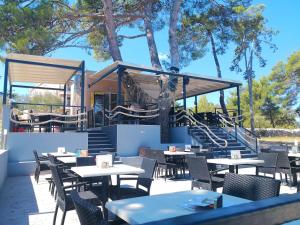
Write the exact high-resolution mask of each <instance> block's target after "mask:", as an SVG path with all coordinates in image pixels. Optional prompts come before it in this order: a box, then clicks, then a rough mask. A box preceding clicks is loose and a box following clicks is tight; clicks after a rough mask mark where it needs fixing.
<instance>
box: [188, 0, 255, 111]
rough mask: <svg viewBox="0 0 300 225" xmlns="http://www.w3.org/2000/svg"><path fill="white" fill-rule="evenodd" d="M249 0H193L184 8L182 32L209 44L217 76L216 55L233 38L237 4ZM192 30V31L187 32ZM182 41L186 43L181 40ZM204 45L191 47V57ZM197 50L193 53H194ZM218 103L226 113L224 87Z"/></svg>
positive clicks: (189, 40) (238, 5) (247, 2)
mask: <svg viewBox="0 0 300 225" xmlns="http://www.w3.org/2000/svg"><path fill="white" fill-rule="evenodd" d="M249 2H250V1H243V0H237V1H230V0H229V1H222V2H221V3H219V2H218V1H210V0H203V1H192V3H191V4H189V5H187V7H186V8H185V13H184V16H183V27H184V28H183V29H184V30H185V32H184V33H183V35H185V36H187V37H188V38H186V39H187V40H186V41H187V42H194V41H195V39H196V40H201V41H200V43H201V44H202V45H207V44H209V45H210V46H209V47H208V48H210V51H211V53H212V56H213V59H214V62H215V66H216V70H217V76H218V77H219V78H222V71H221V66H220V61H219V55H223V54H224V53H225V52H226V50H227V46H228V44H229V43H230V42H231V41H232V40H233V35H234V33H233V31H232V23H233V21H234V19H235V17H236V16H237V12H236V11H235V10H234V8H236V7H240V6H241V7H246V6H248V5H249ZM186 31H191V32H186ZM184 45H185V44H184ZM202 51H203V47H201V45H200V48H198V49H194V50H192V51H190V53H191V54H194V56H193V58H194V57H195V56H196V57H201V56H202ZM195 53H196V54H195ZM219 101H220V105H221V107H222V110H223V113H224V114H228V112H227V109H226V104H225V100H224V91H222V90H221V91H220V99H219Z"/></svg>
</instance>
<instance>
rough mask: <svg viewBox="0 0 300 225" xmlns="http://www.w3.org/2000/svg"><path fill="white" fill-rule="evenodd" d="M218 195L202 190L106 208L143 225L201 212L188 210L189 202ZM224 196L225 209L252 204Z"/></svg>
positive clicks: (116, 203) (109, 204)
mask: <svg viewBox="0 0 300 225" xmlns="http://www.w3.org/2000/svg"><path fill="white" fill-rule="evenodd" d="M216 195H219V193H217V192H212V191H207V190H204V189H202V190H201V189H200V190H193V191H184V192H175V193H168V194H160V195H152V196H145V197H138V198H129V199H123V200H117V201H111V202H107V203H106V205H105V207H106V208H107V209H108V210H110V211H111V212H112V213H114V214H115V215H117V216H118V217H120V218H121V219H123V220H125V221H126V222H127V223H129V224H143V223H149V222H154V221H159V220H162V219H168V218H174V217H177V216H183V215H189V214H193V213H196V212H199V211H195V210H193V209H191V208H188V207H187V206H186V204H187V203H188V201H189V200H192V199H194V200H196V199H197V197H198V198H199V196H205V197H213V196H216ZM222 195H223V207H229V206H233V205H238V204H243V203H248V202H251V201H250V200H247V199H242V198H238V197H234V196H230V195H226V194H222ZM199 213H201V211H200V212H199Z"/></svg>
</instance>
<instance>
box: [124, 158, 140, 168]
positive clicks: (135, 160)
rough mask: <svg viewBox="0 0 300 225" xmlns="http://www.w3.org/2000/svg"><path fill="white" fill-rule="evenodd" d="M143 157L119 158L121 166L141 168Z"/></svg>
mask: <svg viewBox="0 0 300 225" xmlns="http://www.w3.org/2000/svg"><path fill="white" fill-rule="evenodd" d="M143 159H144V158H143V157H140V156H130V157H120V160H121V161H122V163H123V164H126V165H129V166H134V167H138V168H141V167H142V163H143Z"/></svg>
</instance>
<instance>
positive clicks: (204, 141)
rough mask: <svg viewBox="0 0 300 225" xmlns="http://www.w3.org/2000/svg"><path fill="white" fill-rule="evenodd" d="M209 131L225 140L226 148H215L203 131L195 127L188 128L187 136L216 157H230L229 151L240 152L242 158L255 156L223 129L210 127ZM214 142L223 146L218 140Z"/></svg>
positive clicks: (222, 142)
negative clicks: (209, 150)
mask: <svg viewBox="0 0 300 225" xmlns="http://www.w3.org/2000/svg"><path fill="white" fill-rule="evenodd" d="M209 129H210V130H211V131H212V132H213V133H214V134H215V135H217V136H218V137H219V138H221V139H224V140H226V141H227V147H225V148H222V147H220V146H217V145H216V144H215V143H213V141H212V140H210V139H209V138H207V135H206V134H205V133H204V132H203V131H201V130H199V129H198V128H196V127H190V128H189V134H190V135H191V136H192V137H194V138H195V139H196V140H197V141H198V142H199V143H200V144H201V145H202V146H203V148H209V149H211V150H212V151H213V152H214V155H215V156H216V157H230V151H231V150H240V151H241V156H242V158H252V157H256V156H257V155H256V153H255V152H254V151H253V150H252V149H250V148H248V147H246V146H245V145H244V144H243V143H241V142H239V141H237V140H236V139H235V137H233V136H232V135H230V134H229V133H228V132H227V131H225V130H224V129H222V128H220V127H218V126H210V127H209ZM214 140H215V141H216V142H218V143H219V144H220V145H224V141H222V140H218V139H214Z"/></svg>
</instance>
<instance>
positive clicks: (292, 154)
mask: <svg viewBox="0 0 300 225" xmlns="http://www.w3.org/2000/svg"><path fill="white" fill-rule="evenodd" d="M288 156H289V157H293V158H300V153H292V152H289V154H288Z"/></svg>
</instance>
